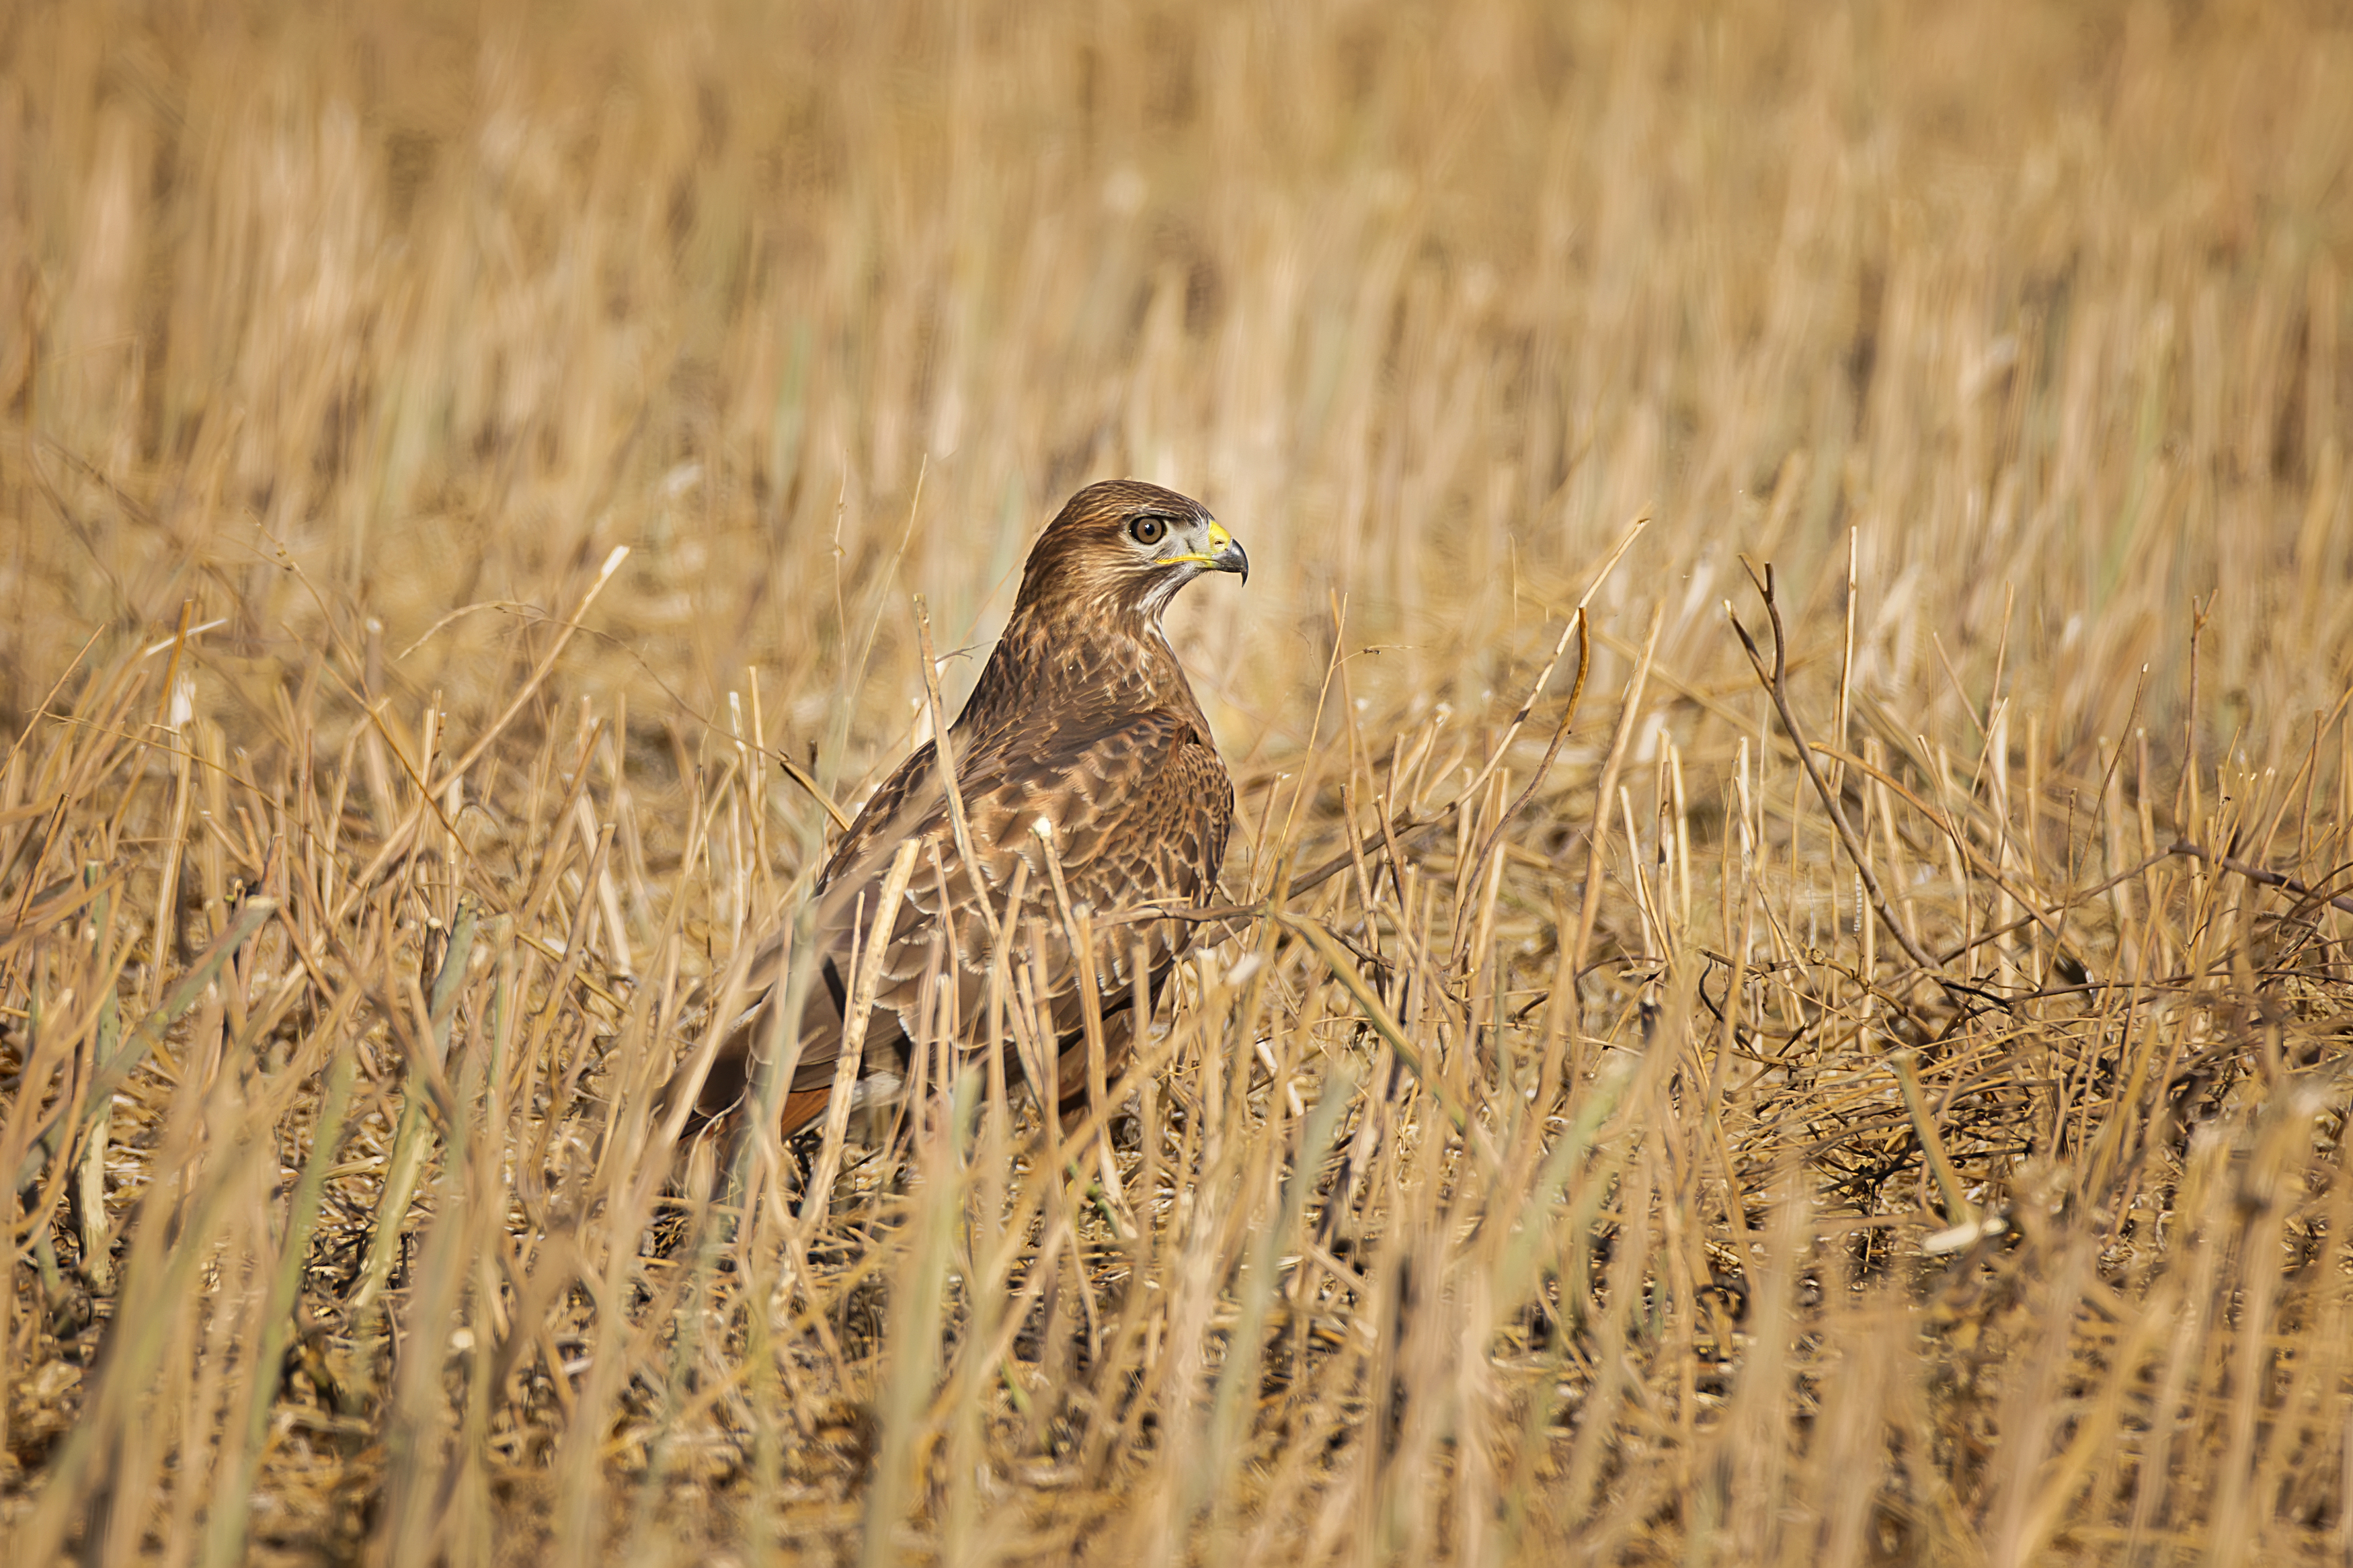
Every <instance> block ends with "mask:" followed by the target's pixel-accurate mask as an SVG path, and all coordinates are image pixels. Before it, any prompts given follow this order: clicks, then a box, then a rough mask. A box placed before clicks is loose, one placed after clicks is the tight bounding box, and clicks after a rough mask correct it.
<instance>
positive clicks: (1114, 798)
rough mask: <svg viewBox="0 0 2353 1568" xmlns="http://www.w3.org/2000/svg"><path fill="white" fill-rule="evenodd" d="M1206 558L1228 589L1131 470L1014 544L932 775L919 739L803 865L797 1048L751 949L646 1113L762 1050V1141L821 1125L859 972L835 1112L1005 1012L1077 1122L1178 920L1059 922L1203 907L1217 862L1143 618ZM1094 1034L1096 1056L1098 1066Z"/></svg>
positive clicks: (1221, 834)
mask: <svg viewBox="0 0 2353 1568" xmlns="http://www.w3.org/2000/svg"><path fill="white" fill-rule="evenodd" d="M1205 572H1233V573H1239V574H1241V575H1242V577H1243V579H1244V581H1248V578H1249V573H1250V557H1249V556H1248V555H1247V554H1245V553H1244V552H1243V551H1242V547H1241V546H1240V544H1239V543H1237V542H1235V540H1234V538H1233V536H1232V535H1231V534H1229V532H1227V531H1226V530H1225V529H1224V527H1222V526H1221V525H1220V524H1219V522H1218V521H1217V520H1216V519H1214V518H1213V517H1211V516H1210V515H1209V513H1208V510H1207V509H1205V508H1204V507H1203V506H1202V505H1201V504H1200V503H1199V502H1198V501H1195V500H1189V499H1187V497H1185V496H1181V495H1179V494H1177V493H1176V491H1174V490H1169V489H1162V488H1160V487H1159V486H1157V485H1149V484H1145V483H1142V482H1140V481H1138V480H1134V479H1114V480H1111V481H1108V482H1105V483H1102V484H1094V485H1090V486H1088V487H1087V488H1086V489H1082V490H1081V491H1079V492H1078V493H1077V494H1076V495H1074V496H1072V497H1071V499H1070V500H1069V501H1068V502H1067V503H1066V504H1065V505H1064V506H1063V508H1062V510H1061V511H1060V513H1059V514H1058V515H1057V516H1056V517H1055V518H1054V521H1051V522H1050V523H1049V524H1047V526H1046V531H1044V532H1043V533H1042V534H1040V535H1039V538H1038V542H1037V543H1036V544H1035V545H1034V546H1032V547H1031V549H1030V552H1029V561H1028V563H1026V564H1025V565H1024V566H1023V568H1022V573H1021V591H1020V594H1019V596H1018V598H1017V599H1016V601H1015V603H1014V606H1013V615H1012V618H1011V619H1010V620H1009V621H1008V623H1007V625H1006V627H1005V635H1004V636H1003V637H1001V638H1000V639H999V640H998V642H997V647H996V650H995V651H994V652H993V653H991V654H990V656H989V659H988V663H987V666H986V667H985V668H983V669H982V670H981V674H980V680H979V683H978V684H977V685H976V686H975V687H974V689H973V692H972V696H971V698H970V699H969V700H967V701H966V702H965V707H964V710H963V712H962V713H961V714H959V715H958V716H957V718H956V721H955V723H954V724H953V725H952V726H950V727H949V730H948V742H949V744H948V747H947V752H948V755H947V758H946V759H945V760H946V763H947V766H945V767H944V766H943V765H942V763H943V759H942V757H941V755H940V748H939V746H938V744H937V742H926V743H925V744H923V746H921V747H919V748H917V749H916V751H915V752H914V753H913V755H912V756H910V757H908V758H907V760H906V761H905V762H903V763H900V764H899V767H898V769H897V771H895V772H894V773H892V774H891V776H890V777H889V779H887V780H886V781H884V783H883V784H882V786H881V788H880V789H878V790H876V791H875V792H874V795H873V798H871V800H869V801H868V802H867V803H866V806H865V809H864V810H862V811H860V813H859V814H858V816H857V819H856V820H855V821H854V822H852V823H851V824H850V826H849V831H848V832H847V833H846V834H845V835H844V836H843V837H842V840H841V842H840V844H839V846H838V847H836V848H835V849H834V852H833V855H832V857H831V858H830V859H828V861H827V863H826V865H825V868H824V870H823V872H822V873H821V875H820V876H819V877H818V883H817V889H816V892H815V895H814V896H815V899H816V900H817V907H816V909H815V910H814V911H813V919H812V921H811V926H810V929H811V930H812V931H813V933H814V938H815V942H816V943H817V948H818V952H817V954H816V971H817V973H816V975H815V978H814V981H813V982H812V983H807V986H806V989H807V999H806V1001H805V1003H804V1005H803V1006H802V1009H801V1012H800V1016H799V1019H798V1027H797V1030H796V1031H794V1033H795V1034H797V1051H796V1050H794V1049H793V1048H792V1047H789V1046H786V1045H785V1044H783V1041H784V1037H785V1036H786V1030H785V1029H784V1028H783V1027H782V1024H783V1022H784V1020H783V1019H782V1018H781V1016H779V1015H780V1013H781V1009H782V1007H783V999H784V993H785V988H786V986H785V981H786V972H787V969H788V963H787V961H786V949H787V947H788V946H789V942H788V941H787V937H786V933H784V932H781V931H780V932H779V933H777V934H776V935H775V936H772V937H770V938H769V939H768V940H767V942H765V944H764V945H763V947H762V949H761V950H760V951H759V952H757V953H756V954H755V955H754V958H753V960H752V961H751V963H750V966H749V972H750V976H751V979H750V990H749V991H748V992H747V993H746V994H747V995H749V997H750V998H751V1000H750V1003H749V1005H747V1006H746V1007H744V1009H743V1010H742V1011H741V1012H739V1013H738V1014H736V1015H735V1016H734V1017H733V1020H732V1021H731V1023H730V1025H729V1026H728V1027H727V1029H726V1031H725V1033H724V1036H723V1038H722V1040H721V1042H720V1044H719V1046H718V1047H717V1049H716V1051H715V1053H714V1054H713V1055H712V1059H711V1062H710V1067H709V1070H708V1072H707V1073H706V1074H704V1076H703V1077H702V1081H701V1083H700V1084H699V1085H697V1084H695V1083H694V1082H693V1081H692V1075H693V1073H694V1071H695V1069H696V1068H697V1066H698V1065H699V1064H698V1061H697V1059H696V1058H689V1059H688V1061H687V1064H686V1065H685V1066H684V1067H682V1068H681V1069H680V1071H679V1074H678V1076H677V1077H676V1078H674V1079H672V1081H671V1083H670V1086H669V1089H667V1090H666V1091H665V1094H664V1096H663V1099H664V1102H665V1104H671V1105H674V1104H675V1103H677V1100H678V1098H679V1097H681V1096H682V1095H686V1094H691V1095H692V1096H693V1110H692V1111H691V1113H690V1114H691V1121H692V1122H694V1123H698V1124H699V1123H702V1122H708V1121H715V1120H719V1119H723V1118H727V1119H731V1120H733V1119H734V1118H735V1117H737V1116H738V1115H739V1113H740V1111H741V1109H742V1108H743V1106H744V1104H745V1103H746V1101H747V1099H748V1097H749V1096H750V1095H751V1094H752V1092H753V1090H754V1086H755V1085H756V1084H757V1083H758V1082H759V1068H760V1064H761V1061H762V1060H763V1058H765V1056H766V1055H767V1054H768V1053H770V1052H771V1051H782V1053H783V1054H784V1055H785V1056H786V1057H787V1058H790V1060H791V1062H792V1068H791V1070H792V1077H791V1079H790V1081H789V1082H787V1083H784V1084H781V1085H779V1090H780V1092H778V1093H777V1096H776V1100H777V1103H778V1106H779V1121H778V1127H777V1130H778V1131H779V1132H780V1133H782V1134H783V1135H785V1136H787V1137H789V1136H790V1135H791V1134H793V1133H794V1132H796V1131H799V1130H801V1129H802V1128H804V1127H806V1126H807V1125H808V1124H809V1123H810V1122H812V1121H815V1120H817V1119H818V1117H819V1116H821V1115H823V1114H824V1113H825V1110H826V1106H827V1104H828V1098H829V1095H830V1093H831V1090H832V1089H833V1085H834V1079H835V1077H836V1073H837V1070H838V1069H839V1070H841V1071H843V1072H845V1073H846V1072H848V1071H849V1070H852V1069H850V1068H848V1067H845V1066H843V1065H842V1062H841V1058H842V1056H843V1052H844V1047H845V1045H846V1041H845V1035H846V1034H850V1033H855V1031H851V1030H847V1029H846V1028H845V1019H846V1016H848V1015H849V1014H851V1013H853V1012H854V1011H855V1007H854V1001H853V999H854V998H855V997H857V996H858V995H859V994H860V990H859V984H860V981H861V979H862V980H864V981H865V983H866V985H867V987H868V989H869V990H871V994H872V998H873V1003H872V1006H871V1010H869V1011H868V1013H867V1016H866V1027H865V1030H864V1039H863V1041H862V1043H861V1048H860V1053H859V1057H858V1060H857V1061H856V1064H855V1068H854V1070H855V1073H856V1082H855V1084H854V1085H853V1087H852V1103H853V1104H874V1103H880V1102H884V1101H887V1100H891V1099H892V1098H895V1097H896V1096H897V1095H899V1094H900V1093H902V1086H903V1084H904V1083H905V1081H906V1080H907V1079H908V1077H909V1075H910V1073H911V1071H912V1070H913V1068H915V1067H916V1066H917V1065H918V1063H917V1061H916V1055H917V1051H918V1049H919V1048H921V1049H923V1050H925V1051H929V1050H931V1049H932V1048H933V1046H934V1042H938V1043H940V1044H941V1046H942V1047H944V1049H946V1050H949V1051H953V1052H955V1054H956V1056H957V1057H959V1058H961V1057H962V1056H963V1055H964V1054H965V1053H967V1052H970V1051H971V1050H973V1049H974V1048H975V1047H976V1046H978V1045H979V1044H981V1043H982V1042H985V1041H986V1040H987V1038H988V1037H989V1031H990V1030H991V1029H992V1026H993V1020H994V1021H997V1022H998V1023H1001V1024H1002V1025H1004V1026H1005V1035H1004V1036H1003V1037H1000V1038H1002V1039H1003V1040H1004V1044H1003V1047H1002V1051H1003V1054H1002V1057H1001V1058H1000V1059H1001V1060H1002V1061H1003V1062H1004V1063H1005V1065H1006V1068H1007V1078H1008V1081H1010V1080H1013V1079H1019V1078H1023V1077H1029V1078H1038V1077H1044V1078H1046V1079H1048V1082H1049V1083H1050V1084H1051V1085H1052V1086H1053V1087H1052V1089H1050V1090H1049V1089H1048V1088H1047V1086H1046V1085H1044V1084H1036V1083H1033V1084H1032V1089H1033V1092H1035V1093H1037V1094H1039V1096H1040V1097H1041V1100H1043V1098H1044V1097H1045V1096H1047V1095H1048V1094H1049V1093H1050V1094H1051V1098H1052V1100H1054V1102H1055V1104H1056V1109H1057V1110H1058V1111H1059V1112H1060V1114H1061V1116H1062V1117H1063V1119H1064V1120H1065V1121H1069V1120H1071V1118H1073V1117H1075V1116H1076V1115H1077V1114H1079V1112H1081V1111H1082V1110H1083V1109H1084V1108H1085V1104H1086V1100H1087V1094H1088V1083H1089V1079H1090V1076H1091V1073H1092V1072H1096V1071H1100V1072H1101V1073H1103V1074H1104V1075H1106V1076H1105V1077H1104V1078H1103V1079H1102V1080H1101V1081H1104V1082H1108V1081H1109V1077H1111V1076H1115V1075H1116V1074H1117V1073H1118V1071H1119V1069H1120V1068H1121V1066H1122V1065H1123V1063H1124V1059H1125V1058H1126V1056H1127V1053H1128V1051H1129V1050H1130V1049H1131V1047H1132V1046H1133V1043H1134V1037H1135V1035H1136V1033H1137V1032H1139V1031H1140V1029H1141V1028H1142V1027H1143V1026H1144V1025H1145V1023H1146V1022H1148V1016H1147V1017H1145V1018H1139V1017H1137V1016H1136V1012H1137V1008H1136V1005H1135V1003H1136V999H1137V997H1138V995H1139V994H1141V996H1142V997H1143V998H1144V1006H1145V1009H1146V1010H1147V1014H1148V1010H1149V1009H1150V1008H1151V1007H1152V1005H1153V1003H1152V1000H1151V999H1152V998H1155V997H1157V996H1158V995H1160V994H1161V993H1162V991H1163V988H1164V986H1165V984H1166V980H1167V978H1168V975H1169V972H1170V970H1171V969H1172V968H1173V967H1174V966H1175V964H1176V961H1177V959H1179V958H1180V957H1182V956H1183V955H1184V953H1185V951H1186V950H1187V947H1189V946H1190V945H1191V943H1192V940H1193V931H1194V927H1193V925H1192V924H1190V923H1189V922H1186V921H1174V920H1155V921H1137V922H1130V923H1124V924H1115V925H1107V926H1105V927H1103V928H1102V929H1101V930H1100V931H1098V932H1097V936H1096V939H1095V940H1094V941H1093V942H1092V943H1090V944H1089V946H1090V948H1091V951H1089V952H1077V951H1074V949H1073V945H1072V943H1071V935H1070V933H1071V931H1073V930H1074V929H1092V928H1088V927H1086V926H1084V924H1083V922H1086V921H1088V920H1089V918H1090V917H1091V916H1101V915H1108V914H1111V913H1112V912H1113V911H1115V910H1134V909H1135V908H1137V907H1139V906H1154V905H1156V906H1161V907H1180V906H1184V905H1188V904H1195V903H1198V902H1202V901H1205V900H1206V898H1207V895H1208V894H1209V893H1210V892H1211V891H1212V890H1213V889H1214V888H1215V887H1216V884H1217V878H1218V869H1219V865H1220V864H1221V863H1222V862H1223V860H1224V858H1225V853H1226V833H1227V829H1228V827H1229V826H1230V825H1231V823H1232V820H1233V809H1234V792H1233V784H1232V782H1231V780H1230V779H1229V778H1228V776H1227V773H1226V768H1225V764H1224V763H1222V762H1221V761H1219V756H1218V749H1217V745H1216V742H1214V741H1213V740H1212V739H1211V738H1210V735H1209V725H1208V720H1207V719H1205V718H1204V717H1203V716H1202V713H1201V707H1200V704H1199V703H1198V702H1197V701H1196V700H1194V697H1193V689H1192V687H1191V686H1190V685H1189V684H1188V683H1187V680H1186V679H1185V671H1184V669H1183V668H1182V667H1181V666H1180V665H1179V664H1178V663H1177V660H1176V651H1175V650H1174V649H1173V648H1172V647H1170V646H1169V643H1168V638H1167V636H1166V633H1164V632H1163V631H1162V630H1161V625H1160V617H1161V615H1162V612H1164V611H1165V610H1166V608H1167V607H1168V603H1169V601H1170V600H1171V599H1173V598H1174V597H1175V596H1176V592H1177V590H1179V589H1181V588H1182V587H1184V586H1185V584H1187V583H1189V582H1191V581H1192V580H1193V579H1194V578H1196V577H1198V576H1199V575H1201V574H1203V573H1205ZM951 774H953V793H951ZM959 805H960V806H961V816H962V818H963V821H962V823H961V824H959V823H958V821H957V820H956V819H957V816H958V815H959V812H958V809H957V808H958V806H959ZM906 846H913V848H912V849H903V847H906ZM886 900H889V901H891V902H892V903H894V904H895V908H894V909H893V910H892V911H891V913H890V914H889V916H888V919H887V921H883V920H881V919H878V916H879V915H881V910H882V906H883V904H884V903H885V901H886ZM984 905H985V907H984ZM878 932H882V933H885V934H883V935H882V936H881V944H880V947H879V949H876V948H875V947H874V942H875V936H876V933H878ZM870 949H871V950H872V951H870ZM1139 959H1140V960H1141V974H1140V976H1139V973H1138V960H1139ZM993 966H994V979H995V983H996V984H995V987H994V992H993V993H992V984H991V983H992V967H993ZM1090 975H1091V976H1092V984H1093V988H1094V992H1095V1001H1094V1007H1093V1008H1092V1012H1093V1013H1094V1014H1095V1018H1093V1019H1091V1018H1090V1017H1089V1013H1090V1011H1091V1010H1090V1009H1089V1007H1088V1006H1087V1004H1086V1001H1085V998H1084V994H1083V991H1084V988H1085V986H1086V984H1087V979H1088V977H1089V976H1090ZM1139 979H1140V981H1141V984H1139ZM1091 1025H1092V1026H1097V1029H1098V1033H1099V1035H1100V1045H1099V1047H1097V1048H1099V1049H1100V1050H1101V1052H1102V1055H1101V1057H1100V1058H1093V1059H1092V1060H1091V1054H1090V1047H1089V1042H1088V1041H1087V1039H1086V1035H1087V1033H1088V1030H1089V1028H1090V1026H1091ZM1095 1060H1099V1061H1100V1062H1101V1063H1102V1066H1101V1068H1095V1067H1094V1065H1093V1062H1094V1061H1095ZM1025 1061H1026V1062H1029V1063H1031V1064H1033V1067H1032V1070H1031V1071H1030V1072H1029V1073H1028V1074H1024V1073H1023V1072H1022V1070H1021V1064H1022V1063H1023V1062H1025ZM924 1065H926V1066H928V1062H927V1063H926V1064H924ZM954 1065H955V1064H954V1062H953V1061H952V1060H941V1061H940V1064H939V1066H938V1067H932V1068H929V1070H930V1071H931V1072H932V1073H933V1074H936V1073H937V1072H938V1071H939V1070H941V1068H945V1069H947V1070H950V1071H952V1070H953V1069H954ZM933 1081H937V1079H936V1077H934V1079H933Z"/></svg>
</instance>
